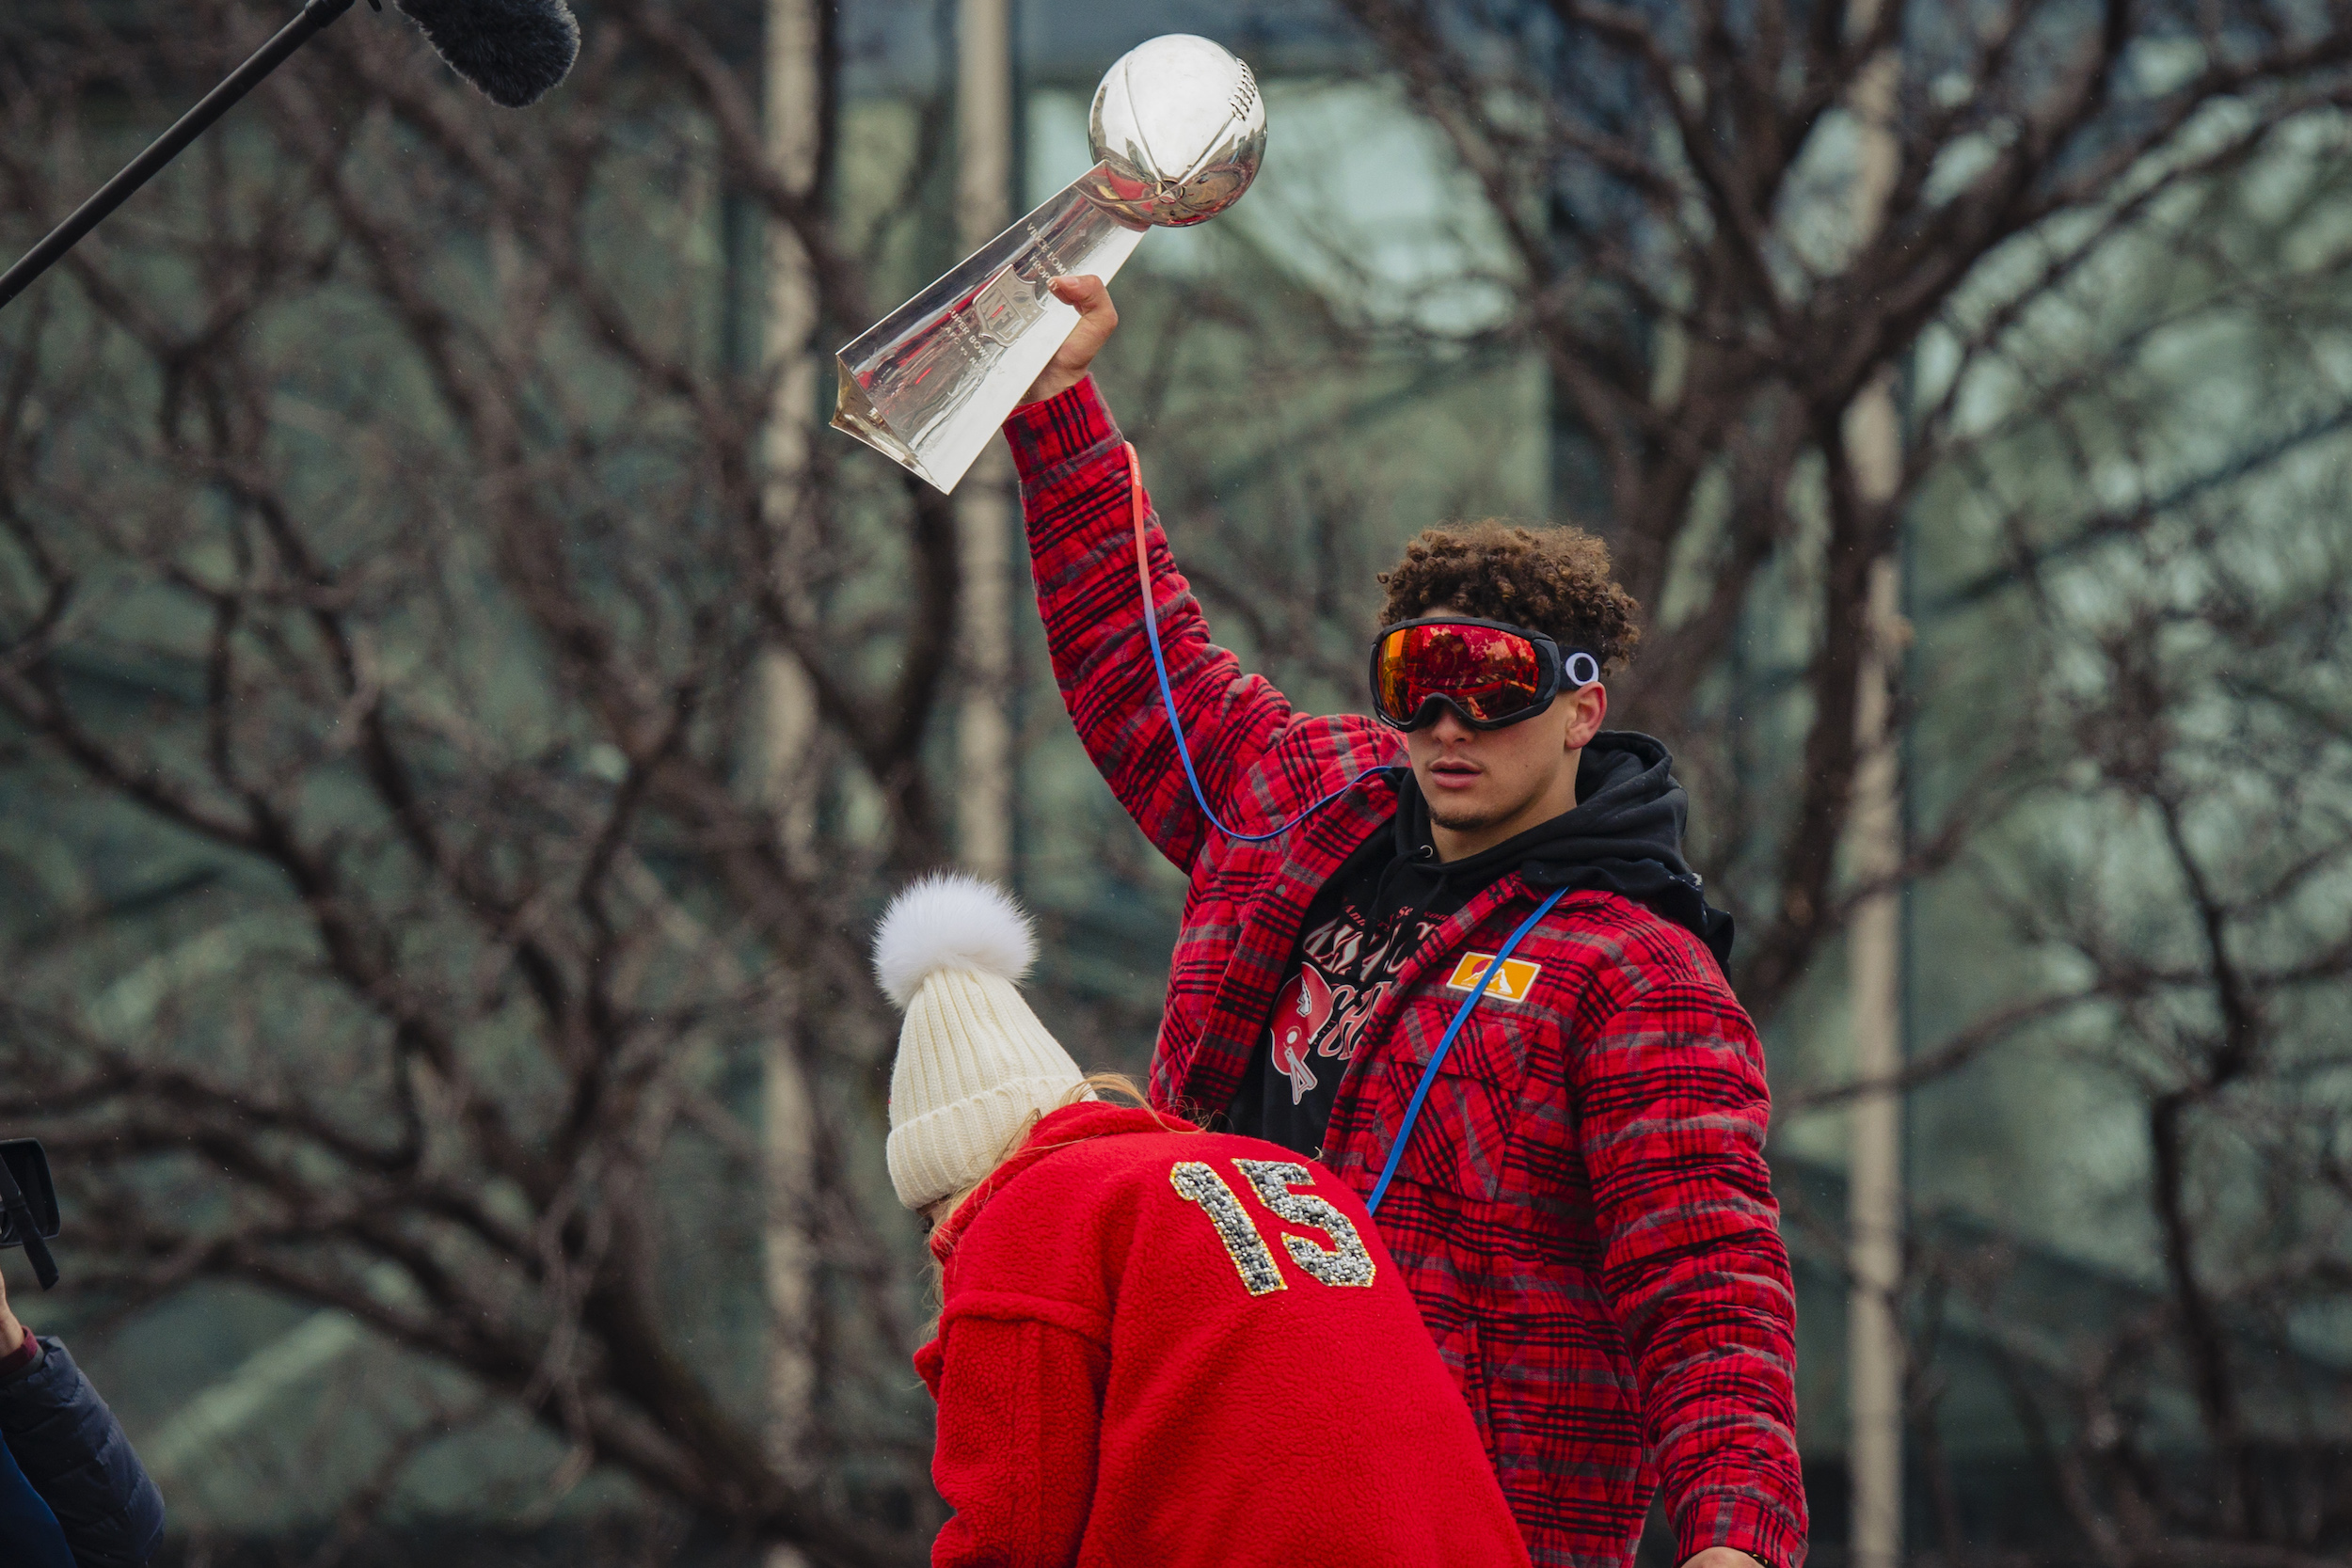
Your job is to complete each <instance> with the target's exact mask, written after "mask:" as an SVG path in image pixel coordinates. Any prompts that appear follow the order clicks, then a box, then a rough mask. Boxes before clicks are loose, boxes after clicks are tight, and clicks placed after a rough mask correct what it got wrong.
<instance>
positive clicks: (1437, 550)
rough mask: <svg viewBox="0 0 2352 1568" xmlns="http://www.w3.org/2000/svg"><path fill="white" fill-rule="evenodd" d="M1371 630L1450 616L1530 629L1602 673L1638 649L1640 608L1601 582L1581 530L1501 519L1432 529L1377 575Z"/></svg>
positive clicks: (1599, 551) (1605, 563)
mask: <svg viewBox="0 0 2352 1568" xmlns="http://www.w3.org/2000/svg"><path fill="white" fill-rule="evenodd" d="M1380 581H1381V583H1382V584H1383V585H1384V586H1385V587H1386V588H1387V589H1388V591H1389V600H1388V604H1387V605H1386V606H1385V607H1384V608H1383V609H1382V610H1381V611H1380V624H1381V625H1382V626H1393V625H1395V624H1396V623H1397V622H1399V621H1411V620H1415V619H1418V618H1419V617H1421V616H1423V615H1431V614H1441V613H1443V612H1444V611H1446V610H1459V611H1461V612H1462V613H1463V614H1465V615H1475V616H1477V617H1478V618H1479V619H1481V620H1486V621H1508V622H1510V623H1511V624H1512V625H1513V626H1525V627H1527V628H1528V629H1529V630H1530V631H1540V632H1542V633H1543V634H1544V635H1546V636H1547V637H1549V638H1550V639H1551V640H1552V641H1555V642H1557V643H1559V644H1560V647H1561V649H1562V651H1563V652H1565V651H1566V650H1568V649H1571V648H1582V649H1584V650H1585V651H1586V652H1587V653H1589V654H1591V655H1592V656H1593V657H1595V658H1597V659H1598V660H1600V666H1601V668H1602V669H1603V670H1609V669H1613V668H1614V667H1616V666H1617V665H1619V664H1621V663H1623V662H1624V661H1625V660H1627V659H1629V658H1630V657H1633V649H1634V646H1635V644H1637V643H1639V642H1640V641H1642V626H1641V614H1642V607H1641V606H1640V605H1638V604H1636V603H1634V601H1633V595H1632V594H1629V593H1627V592H1626V591H1625V590H1624V589H1622V588H1620V587H1618V586H1617V584H1616V583H1615V581H1614V580H1613V579H1612V578H1611V577H1610V576H1609V546H1606V545H1604V544H1602V543H1601V542H1600V541H1599V540H1597V539H1596V538H1594V537H1593V536H1592V535H1591V534H1589V533H1587V532H1585V531H1583V530H1582V529H1581V528H1542V529H1530V528H1521V527H1519V526H1518V525H1517V524H1514V523H1509V522H1505V521H1503V520H1502V519H1501V518H1495V517H1489V518H1487V519H1486V520H1485V521H1483V522H1476V523H1462V524H1457V525H1455V526H1454V527H1452V528H1433V529H1430V530H1428V531H1425V532H1423V533H1422V536H1421V537H1420V538H1418V539H1416V540H1414V541H1413V542H1412V543H1411V544H1409V545H1407V546H1405V559H1404V560H1402V561H1400V562H1397V563H1396V564H1395V565H1394V566H1393V567H1391V568H1390V569H1389V570H1388V571H1385V572H1383V573H1381V574H1380Z"/></svg>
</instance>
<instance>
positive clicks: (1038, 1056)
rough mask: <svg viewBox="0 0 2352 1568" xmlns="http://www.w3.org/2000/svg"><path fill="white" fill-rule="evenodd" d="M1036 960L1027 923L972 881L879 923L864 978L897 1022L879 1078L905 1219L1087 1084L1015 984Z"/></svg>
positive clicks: (910, 895)
mask: <svg viewBox="0 0 2352 1568" xmlns="http://www.w3.org/2000/svg"><path fill="white" fill-rule="evenodd" d="M1036 958H1037V939H1036V938H1035V937H1034V936H1032V935H1031V934H1030V931H1029V917H1028V916H1027V915H1025V914H1024V913H1022V912H1021V906H1020V905H1018V904H1016V903H1014V902H1013V901H1012V898H1011V896H1010V895H1008V894H1007V893H1005V891H1004V890H1003V889H1001V888H998V887H996V886H995V885H993V883H989V882H983V881H981V880H979V879H977V878H974V877H964V876H958V875H955V874H953V873H943V874H940V875H937V876H931V877H926V878H924V879H922V880H921V881H918V882H916V883H914V885H912V886H910V887H909V888H907V889H906V891H904V892H903V893H901V894H899V895H898V897H897V898H895V899H893V900H892V901H891V905H890V911H889V912H888V913H887V914H884V915H883V916H882V926H881V927H880V928H879V929H877V930H876V931H875V933H874V975H875V977H876V978H877V979H879V980H880V981H881V982H882V990H884V991H886V992H887V993H888V994H889V996H890V1000H891V1001H893V1002H895V1003H897V1004H898V1006H901V1007H904V1008H905V1009H906V1014H907V1020H906V1023H905V1024H904V1025H903V1026H902V1027H901V1028H900V1029H899V1031H898V1062H897V1063H896V1065H894V1066H893V1067H892V1068H891V1069H890V1143H889V1146H888V1152H889V1158H890V1180H891V1184H892V1185H893V1186H895V1187H897V1188H898V1201H899V1202H901V1203H903V1204H905V1205H906V1206H907V1207H908V1208H910V1209H922V1208H924V1207H926V1206H928V1205H930V1204H932V1203H936V1202H938V1201H939V1200H940V1199H941V1198H943V1197H946V1196H948V1195H949V1194H951V1193H960V1192H961V1191H963V1190H964V1189H965V1188H966V1187H970V1186H974V1185H976V1184H977V1182H978V1181H979V1180H980V1178H982V1177H984V1176H986V1175H987V1174H988V1173H989V1172H990V1171H992V1170H994V1169H995V1168H996V1166H997V1164H999V1163H1000V1162H1001V1161H1002V1160H1003V1159H1004V1157H1005V1156H1006V1155H1007V1154H1008V1153H1009V1152H1010V1148H1009V1145H1010V1144H1011V1142H1012V1139H1013V1136H1014V1134H1015V1133H1017V1132H1020V1131H1021V1129H1022V1127H1023V1125H1024V1124H1025V1123H1026V1122H1027V1121H1029V1120H1030V1118H1031V1117H1037V1116H1042V1115H1044V1114H1045V1113H1046V1112H1048V1111H1052V1110H1057V1109H1058V1108H1059V1107H1060V1106H1062V1105H1063V1104H1065V1103H1067V1102H1068V1101H1070V1100H1071V1099H1072V1098H1073V1095H1072V1091H1073V1090H1080V1089H1084V1087H1085V1085H1086V1074H1084V1073H1082V1072H1080V1071H1079V1070H1078V1064H1077V1063H1075V1062H1073V1061H1072V1060H1071V1059H1070V1053H1068V1052H1067V1051H1064V1050H1063V1049H1062V1048H1061V1045H1060V1043H1059V1042H1058V1041H1057V1040H1056V1039H1055V1038H1054V1037H1053V1036H1051V1035H1049V1034H1047V1033H1046V1032H1045V1025H1043V1024H1042V1023H1040V1022H1038V1020H1037V1015H1036V1014H1035V1013H1033V1012H1031V1011H1029V1005H1028V1004H1027V1003H1026V1002H1024V1001H1023V1000H1021V990H1020V988H1019V987H1018V986H1016V985H1015V984H1014V982H1015V981H1017V980H1019V979H1020V978H1021V976H1022V975H1024V974H1027V973H1028V971H1029V965H1030V964H1031V963H1032V962H1033V961H1034V960H1035V959H1036ZM1077 1098H1080V1099H1088V1100H1090V1099H1092V1098H1093V1095H1092V1093H1091V1092H1090V1091H1089V1092H1087V1093H1083V1094H1080V1095H1079V1096H1077Z"/></svg>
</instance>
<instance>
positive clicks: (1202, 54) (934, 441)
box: [833, 33, 1265, 491]
mask: <svg viewBox="0 0 2352 1568" xmlns="http://www.w3.org/2000/svg"><path fill="white" fill-rule="evenodd" d="M1087 130H1088V136H1089V141H1090V142H1091V143H1092V150H1093V155H1094V159H1095V164H1094V166H1093V167H1092V168H1090V169H1089V170H1087V172H1086V173H1084V174H1082V175H1080V176H1079V177H1078V178H1077V179H1076V180H1075V181H1074V182H1072V183H1071V184H1069V185H1068V186H1065V187H1064V188H1063V189H1062V190H1060V191H1058V192H1057V193H1056V194H1055V195H1053V196H1051V197H1048V198H1046V199H1045V200H1044V201H1043V202H1042V203H1041V204H1040V205H1039V207H1038V208H1037V210H1036V211H1035V212H1032V213H1031V214H1029V215H1028V216H1026V217H1025V218H1023V219H1021V220H1020V221H1019V222H1017V223H1015V224H1014V225H1013V226H1012V227H1011V228H1009V229H1008V230H1005V231H1004V232H1003V233H1001V234H999V235H997V236H996V237H995V238H994V239H993V240H991V241H990V242H989V243H988V244H987V245H983V246H981V247H980V249H979V250H978V251H977V252H976V253H974V254H973V255H971V256H968V257H966V258H965V259H964V260H963V261H961V263H959V264H958V265H957V266H956V267H955V269H954V270H953V271H951V272H949V273H948V274H947V275H946V277H942V278H941V279H940V280H939V281H938V282H936V283H933V284H932V285H931V286H930V288H928V289H925V290H924V291H923V292H922V293H919V294H917V295H915V296H914V298H913V299H911V300H909V301H908V302H907V303H906V304H904V305H902V306H900V307H899V308H898V309H896V310H893V311H892V312H891V313H890V314H889V315H887V316H885V317H883V318H882V320H881V321H880V322H878V323H877V324H875V325H874V326H872V327H871V328H869V329H868V330H867V331H866V333H865V335H864V336H862V337H860V338H859V339H858V340H857V341H855V342H852V343H850V345H849V346H848V347H846V348H844V349H843V350H842V351H841V352H840V353H839V354H838V355H837V356H835V358H836V359H837V360H838V362H839V364H840V367H841V399H840V403H839V404H838V406H837V407H836V408H835V410H834V416H833V424H834V429H835V430H842V431H847V432H848V433H849V434H850V435H851V436H856V437H857V438H858V439H859V440H861V441H863V442H865V443H866V445H867V446H869V447H872V448H873V449H874V450H875V451H879V452H882V454H884V455H885V456H888V457H891V458H894V459H896V460H897V461H898V462H899V463H901V464H904V465H905V466H906V467H908V468H910V469H912V470H914V472H915V473H916V474H918V475H920V476H921V477H922V478H923V479H925V480H927V481H928V482H930V484H931V485H932V486H933V487H934V488H936V489H939V490H943V491H945V490H953V489H954V488H955V487H956V482H957V481H958V480H960V479H961V478H962V477H963V474H964V470H965V469H967V468H969V467H971V466H972V460H973V459H974V458H976V457H977V456H978V455H979V454H980V449H981V448H982V447H984V446H986V445H987V444H988V438H989V437H990V436H993V435H994V434H995V433H996V430H997V427H999V426H1000V425H1002V424H1003V423H1004V422H1005V417H1006V416H1007V415H1008V414H1010V413H1011V412H1012V409H1013V404H1015V403H1017V402H1018V401H1019V400H1020V397H1021V394H1022V392H1023V391H1025V389H1026V388H1028V386H1029V383H1031V382H1032V381H1035V380H1036V379H1037V377H1038V374H1039V372H1041V371H1043V370H1044V369H1045V362H1046V361H1047V360H1049V359H1051V358H1052V357H1053V356H1054V351H1055V350H1056V349H1057V348H1059V347H1060V346H1061V342H1062V340H1063V339H1065V338H1067V337H1069V336H1070V329H1071V328H1072V327H1073V325H1076V323H1077V319H1078V313H1077V312H1076V311H1075V310H1073V309H1071V308H1070V307H1069V306H1067V305H1064V304H1063V303H1062V302H1061V301H1060V300H1058V299H1056V298H1055V297H1054V296H1053V294H1052V293H1050V292H1049V291H1048V290H1047V288H1046V285H1047V284H1048V283H1050V282H1051V281H1053V279H1055V278H1057V277H1064V276H1066V275H1072V274H1077V275H1084V274H1088V273H1091V274H1093V275H1094V276H1096V277H1101V278H1102V279H1103V280H1104V281H1105V282H1108V281H1109V280H1110V277H1111V275H1112V274H1113V273H1116V272H1117V271H1118V270H1119V268H1120V263H1121V262H1123V261H1126V260H1127V258H1128V257H1129V256H1130V255H1131V254H1133V253H1134V251H1135V248H1136V245H1139V244H1141V243H1142V240H1143V236H1144V232H1145V230H1149V229H1151V228H1152V226H1154V225H1158V226H1160V227H1163V228H1170V229H1180V228H1184V227H1185V226H1187V225H1190V224H1195V223H1204V222H1206V221H1207V220H1209V219H1210V218H1213V217H1215V216H1216V214H1219V213H1221V212H1223V211H1224V210H1225V209H1226V208H1228V207H1230V206H1232V204H1233V203H1234V202H1235V201H1236V200H1238V199H1239V198H1240V197H1241V193H1242V192H1244V191H1246V190H1248V188H1249V182H1250V181H1251V180H1252V179H1254V178H1255V177H1256V175H1257V172H1258V162H1259V160H1260V159H1261V158H1263V156H1264V154H1265V103H1264V102H1263V100H1262V99H1261V98H1260V97H1259V96H1258V84H1257V81H1256V79H1255V78H1253V77H1252V76H1251V75H1250V74H1249V68H1248V66H1247V65H1244V64H1243V63H1242V62H1241V61H1240V60H1238V59H1235V58H1234V57H1233V56H1232V55H1229V54H1227V53H1226V52H1225V51H1224V50H1223V49H1220V48H1218V47H1217V46H1216V44H1214V43H1211V42H1210V41H1209V40H1207V39H1203V38H1195V37H1193V36H1191V35H1190V34H1188V33H1171V34H1168V36H1166V37H1164V38H1156V39H1153V40H1151V41H1150V42H1148V43H1143V44H1138V45H1137V46H1136V48H1134V49H1132V50H1130V51H1128V52H1127V53H1126V54H1125V55H1121V56H1120V59H1119V61H1118V63H1117V64H1115V65H1113V66H1112V67H1111V68H1110V70H1109V71H1108V72H1106V73H1105V74H1104V77H1103V85H1102V86H1101V87H1097V88H1095V89H1094V109H1093V113H1092V114H1091V116H1090V117H1089V121H1088V126H1087Z"/></svg>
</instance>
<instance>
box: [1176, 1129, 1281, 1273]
mask: <svg viewBox="0 0 2352 1568" xmlns="http://www.w3.org/2000/svg"><path fill="white" fill-rule="evenodd" d="M1168 1180H1169V1181H1170V1182H1171V1183H1172V1184H1173V1185H1174V1186H1175V1188H1176V1191H1177V1193H1178V1194H1179V1195H1181V1196H1184V1197H1185V1198H1188V1199H1190V1200H1191V1201H1192V1202H1194V1203H1198V1204H1199V1205H1200V1210H1201V1212H1203V1213H1205V1214H1207V1215H1208V1216H1209V1223H1210V1224H1211V1225H1214V1226H1216V1239H1217V1240H1218V1241H1220V1242H1223V1243H1225V1250H1226V1251H1227V1252H1229V1253H1231V1254H1232V1259H1233V1267H1235V1268H1236V1269H1239V1270H1240V1271H1241V1282H1242V1285H1243V1287H1244V1288H1245V1289H1247V1290H1248V1292H1249V1293H1250V1294H1251V1295H1253V1296H1262V1295H1264V1294H1265V1293H1266V1292H1267V1291H1279V1290H1281V1289H1283V1288H1284V1281H1283V1278H1282V1271H1281V1269H1280V1268H1279V1266H1278V1265H1277V1264H1276V1263H1275V1261H1274V1254H1272V1253H1271V1252H1268V1251H1267V1250H1266V1244H1265V1238H1264V1237H1263V1236H1261V1235H1259V1234H1258V1227H1256V1226H1254V1225H1251V1224H1250V1223H1249V1215H1248V1212H1247V1211H1245V1210H1244V1209H1243V1208H1242V1206H1241V1199H1240V1198H1237V1197H1235V1196H1233V1189H1232V1188H1231V1187H1229V1186H1227V1185H1226V1184H1225V1178H1223V1177H1221V1176H1219V1175H1217V1173H1216V1172H1215V1171H1214V1170H1211V1169H1210V1168H1209V1167H1208V1166H1207V1165H1204V1164H1201V1163H1200V1161H1198V1160H1184V1161H1180V1162H1179V1163H1178V1164H1176V1166H1175V1168H1174V1169H1172V1170H1170V1171H1169V1172H1168Z"/></svg>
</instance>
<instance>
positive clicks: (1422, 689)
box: [1372, 625, 1544, 725]
mask: <svg viewBox="0 0 2352 1568" xmlns="http://www.w3.org/2000/svg"><path fill="white" fill-rule="evenodd" d="M1372 668H1373V674H1372V684H1373V696H1374V699H1375V701H1376V702H1378V703H1379V705H1380V712H1381V714H1382V716H1383V717H1385V718H1386V719H1387V720H1388V721H1389V722H1391V723H1392V724H1400V725H1402V724H1410V723H1411V722H1412V721H1413V716H1414V715H1415V714H1417V713H1419V712H1420V711H1421V708H1422V704H1423V703H1425V702H1427V701H1428V700H1429V699H1430V698H1432V697H1445V698H1449V699H1451V700H1452V701H1453V702H1454V703H1455V704H1456V705H1459V706H1460V707H1461V709H1462V711H1463V712H1464V713H1467V714H1468V715H1470V717H1471V718H1472V719H1477V720H1494V719H1508V718H1509V717H1511V716H1512V715H1513V714H1516V713H1524V712H1525V711H1526V710H1527V709H1529V708H1531V707H1533V706H1534V705H1535V704H1536V702H1537V701H1538V700H1539V699H1540V697H1541V696H1542V693H1543V688H1544V661H1543V658H1542V657H1541V656H1540V655H1538V654H1537V653H1536V652H1535V645H1534V643H1533V642H1530V641H1528V640H1527V639H1526V638H1524V637H1520V636H1518V635H1517V634H1515V633H1512V632H1507V631H1503V630H1501V629H1499V628H1497V627H1494V626H1449V625H1438V626H1399V627H1398V628H1397V629H1396V630H1394V631H1392V632H1391V633H1389V634H1388V635H1387V636H1386V637H1383V638H1382V639H1381V640H1380V646H1379V649H1378V650H1377V651H1376V652H1375V654H1374V656H1373V666H1372Z"/></svg>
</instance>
